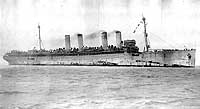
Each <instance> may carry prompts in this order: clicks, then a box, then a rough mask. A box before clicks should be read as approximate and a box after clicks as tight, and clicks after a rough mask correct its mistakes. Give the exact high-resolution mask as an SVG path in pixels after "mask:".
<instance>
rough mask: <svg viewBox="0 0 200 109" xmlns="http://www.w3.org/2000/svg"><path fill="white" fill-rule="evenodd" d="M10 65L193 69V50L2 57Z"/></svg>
mask: <svg viewBox="0 0 200 109" xmlns="http://www.w3.org/2000/svg"><path fill="white" fill-rule="evenodd" d="M4 59H5V60H6V61H7V62H8V63H9V64H10V65H63V66H64V65H69V66H70V65H73V66H75V65H84V66H138V67H140V66H144V67H194V66H195V50H176V51H175V50H174V51H157V52H142V53H140V54H138V55H135V54H132V53H113V54H98V55H80V56H32V55H28V56H4Z"/></svg>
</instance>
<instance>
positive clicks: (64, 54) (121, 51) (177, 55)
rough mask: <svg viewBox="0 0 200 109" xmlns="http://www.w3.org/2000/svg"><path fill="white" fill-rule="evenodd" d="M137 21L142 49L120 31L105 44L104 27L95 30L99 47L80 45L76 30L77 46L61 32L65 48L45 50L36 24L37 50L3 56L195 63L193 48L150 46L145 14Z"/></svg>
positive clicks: (26, 60) (28, 60)
mask: <svg viewBox="0 0 200 109" xmlns="http://www.w3.org/2000/svg"><path fill="white" fill-rule="evenodd" d="M141 24H142V26H143V28H144V39H145V47H144V50H143V51H142V52H140V51H139V48H138V47H137V46H136V41H135V40H134V39H131V40H124V41H122V38H121V32H120V31H115V38H116V46H113V45H108V41H107V32H105V31H104V32H101V33H99V36H100V37H101V42H102V44H101V46H100V47H84V46H83V35H82V34H77V35H76V36H77V39H78V48H71V45H70V35H65V48H59V49H55V50H45V49H42V47H41V41H42V40H41V36H40V26H39V25H38V29H39V46H40V49H39V50H36V49H33V50H28V51H26V52H22V51H16V50H12V51H11V52H9V53H6V54H5V55H4V56H3V58H4V60H6V61H7V62H8V63H9V65H63V66H136V67H195V52H196V50H195V49H183V50H182V49H150V44H149V43H148V39H147V37H148V34H147V30H146V25H147V23H146V18H145V17H142V20H141ZM134 32H135V31H134Z"/></svg>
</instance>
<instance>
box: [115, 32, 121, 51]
mask: <svg viewBox="0 0 200 109" xmlns="http://www.w3.org/2000/svg"><path fill="white" fill-rule="evenodd" d="M115 33H116V44H117V47H119V48H121V47H122V44H121V42H122V36H121V32H120V31H116V32H115Z"/></svg>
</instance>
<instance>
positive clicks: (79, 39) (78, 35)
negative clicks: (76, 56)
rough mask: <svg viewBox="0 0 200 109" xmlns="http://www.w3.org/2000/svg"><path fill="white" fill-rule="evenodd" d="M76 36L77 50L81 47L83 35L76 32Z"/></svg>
mask: <svg viewBox="0 0 200 109" xmlns="http://www.w3.org/2000/svg"><path fill="white" fill-rule="evenodd" d="M77 37H78V48H79V50H81V49H83V35H82V34H77Z"/></svg>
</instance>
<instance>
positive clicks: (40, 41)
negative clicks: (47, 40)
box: [38, 24, 42, 51]
mask: <svg viewBox="0 0 200 109" xmlns="http://www.w3.org/2000/svg"><path fill="white" fill-rule="evenodd" d="M38 30H39V46H40V51H41V50H42V46H41V43H42V40H41V37H40V25H39V24H38Z"/></svg>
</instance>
